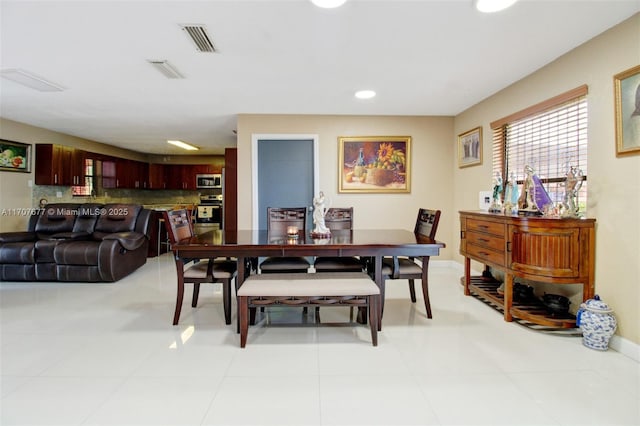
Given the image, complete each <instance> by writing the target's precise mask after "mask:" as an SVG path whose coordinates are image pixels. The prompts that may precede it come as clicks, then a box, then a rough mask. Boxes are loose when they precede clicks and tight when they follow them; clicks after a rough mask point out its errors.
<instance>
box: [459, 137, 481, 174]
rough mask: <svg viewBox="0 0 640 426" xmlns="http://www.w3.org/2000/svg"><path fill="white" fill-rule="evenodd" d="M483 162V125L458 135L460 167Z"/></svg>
mask: <svg viewBox="0 0 640 426" xmlns="http://www.w3.org/2000/svg"><path fill="white" fill-rule="evenodd" d="M479 164H482V127H476V128H475V129H471V130H469V131H466V132H464V133H461V134H459V135H458V167H459V168H462V167H469V166H477V165H479Z"/></svg>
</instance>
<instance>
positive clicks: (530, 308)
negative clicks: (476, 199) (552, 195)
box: [460, 211, 595, 328]
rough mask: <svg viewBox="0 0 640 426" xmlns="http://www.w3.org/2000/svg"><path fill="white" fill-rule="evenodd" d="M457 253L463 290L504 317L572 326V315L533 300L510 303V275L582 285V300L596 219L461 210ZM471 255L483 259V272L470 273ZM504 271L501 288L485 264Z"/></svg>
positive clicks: (590, 287) (589, 289) (589, 279)
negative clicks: (462, 269) (460, 259)
mask: <svg viewBox="0 0 640 426" xmlns="http://www.w3.org/2000/svg"><path fill="white" fill-rule="evenodd" d="M460 254H461V255H463V256H464V257H465V274H464V277H463V284H464V292H465V294H466V295H471V294H474V295H476V296H479V297H480V298H482V299H485V300H488V301H489V302H490V303H492V304H493V305H496V306H498V308H499V309H502V310H503V312H504V319H505V320H506V321H512V320H513V318H514V317H515V318H519V319H522V320H525V321H529V322H531V323H534V324H539V325H544V326H550V327H558V328H573V327H575V317H573V316H571V315H569V314H567V315H566V316H559V315H551V314H548V313H547V311H546V310H545V308H544V306H542V304H539V303H536V302H535V301H531V302H529V301H528V302H527V303H525V304H522V303H514V301H513V283H514V279H516V278H521V279H524V280H528V281H533V282H543V283H551V284H558V285H560V284H578V285H581V286H582V298H583V300H587V299H591V298H593V295H594V287H595V283H594V279H595V274H594V267H595V219H577V218H576V219H573V218H570V219H555V218H544V217H526V216H525V217H520V216H508V215H503V214H497V213H486V212H470V211H462V212H460ZM471 260H475V261H478V262H480V263H483V264H484V265H485V273H483V275H482V276H476V277H472V276H471V263H470V262H471ZM487 267H491V268H496V269H497V270H501V271H503V272H504V275H505V278H504V293H503V294H501V293H500V292H499V286H500V284H501V283H500V282H497V281H496V280H495V279H493V277H492V276H491V274H489V273H487V271H488V268H487Z"/></svg>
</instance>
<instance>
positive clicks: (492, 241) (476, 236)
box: [466, 231, 504, 252]
mask: <svg viewBox="0 0 640 426" xmlns="http://www.w3.org/2000/svg"><path fill="white" fill-rule="evenodd" d="M466 238H467V244H475V245H478V246H482V247H488V248H491V249H494V250H497V251H501V252H504V237H496V236H493V235H489V234H485V233H480V232H475V231H467V234H466Z"/></svg>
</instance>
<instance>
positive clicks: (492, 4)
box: [473, 0, 518, 13]
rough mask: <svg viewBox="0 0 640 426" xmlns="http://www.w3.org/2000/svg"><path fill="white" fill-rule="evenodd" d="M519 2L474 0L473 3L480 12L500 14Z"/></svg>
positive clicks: (512, 0)
mask: <svg viewBox="0 0 640 426" xmlns="http://www.w3.org/2000/svg"><path fill="white" fill-rule="evenodd" d="M516 1H518V0H473V3H474V4H475V6H476V9H478V10H479V11H480V12H484V13H492V12H499V11H501V10H504V9H506V8H508V7H509V6H512V5H513V4H514V3H515V2H516Z"/></svg>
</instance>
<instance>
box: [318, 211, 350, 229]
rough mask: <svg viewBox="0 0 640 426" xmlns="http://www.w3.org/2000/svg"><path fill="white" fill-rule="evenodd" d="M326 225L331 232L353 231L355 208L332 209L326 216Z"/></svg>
mask: <svg viewBox="0 0 640 426" xmlns="http://www.w3.org/2000/svg"><path fill="white" fill-rule="evenodd" d="M324 224H325V225H326V226H327V228H329V229H330V230H337V229H353V207H331V208H330V209H328V210H327V213H326V214H325V215H324Z"/></svg>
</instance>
